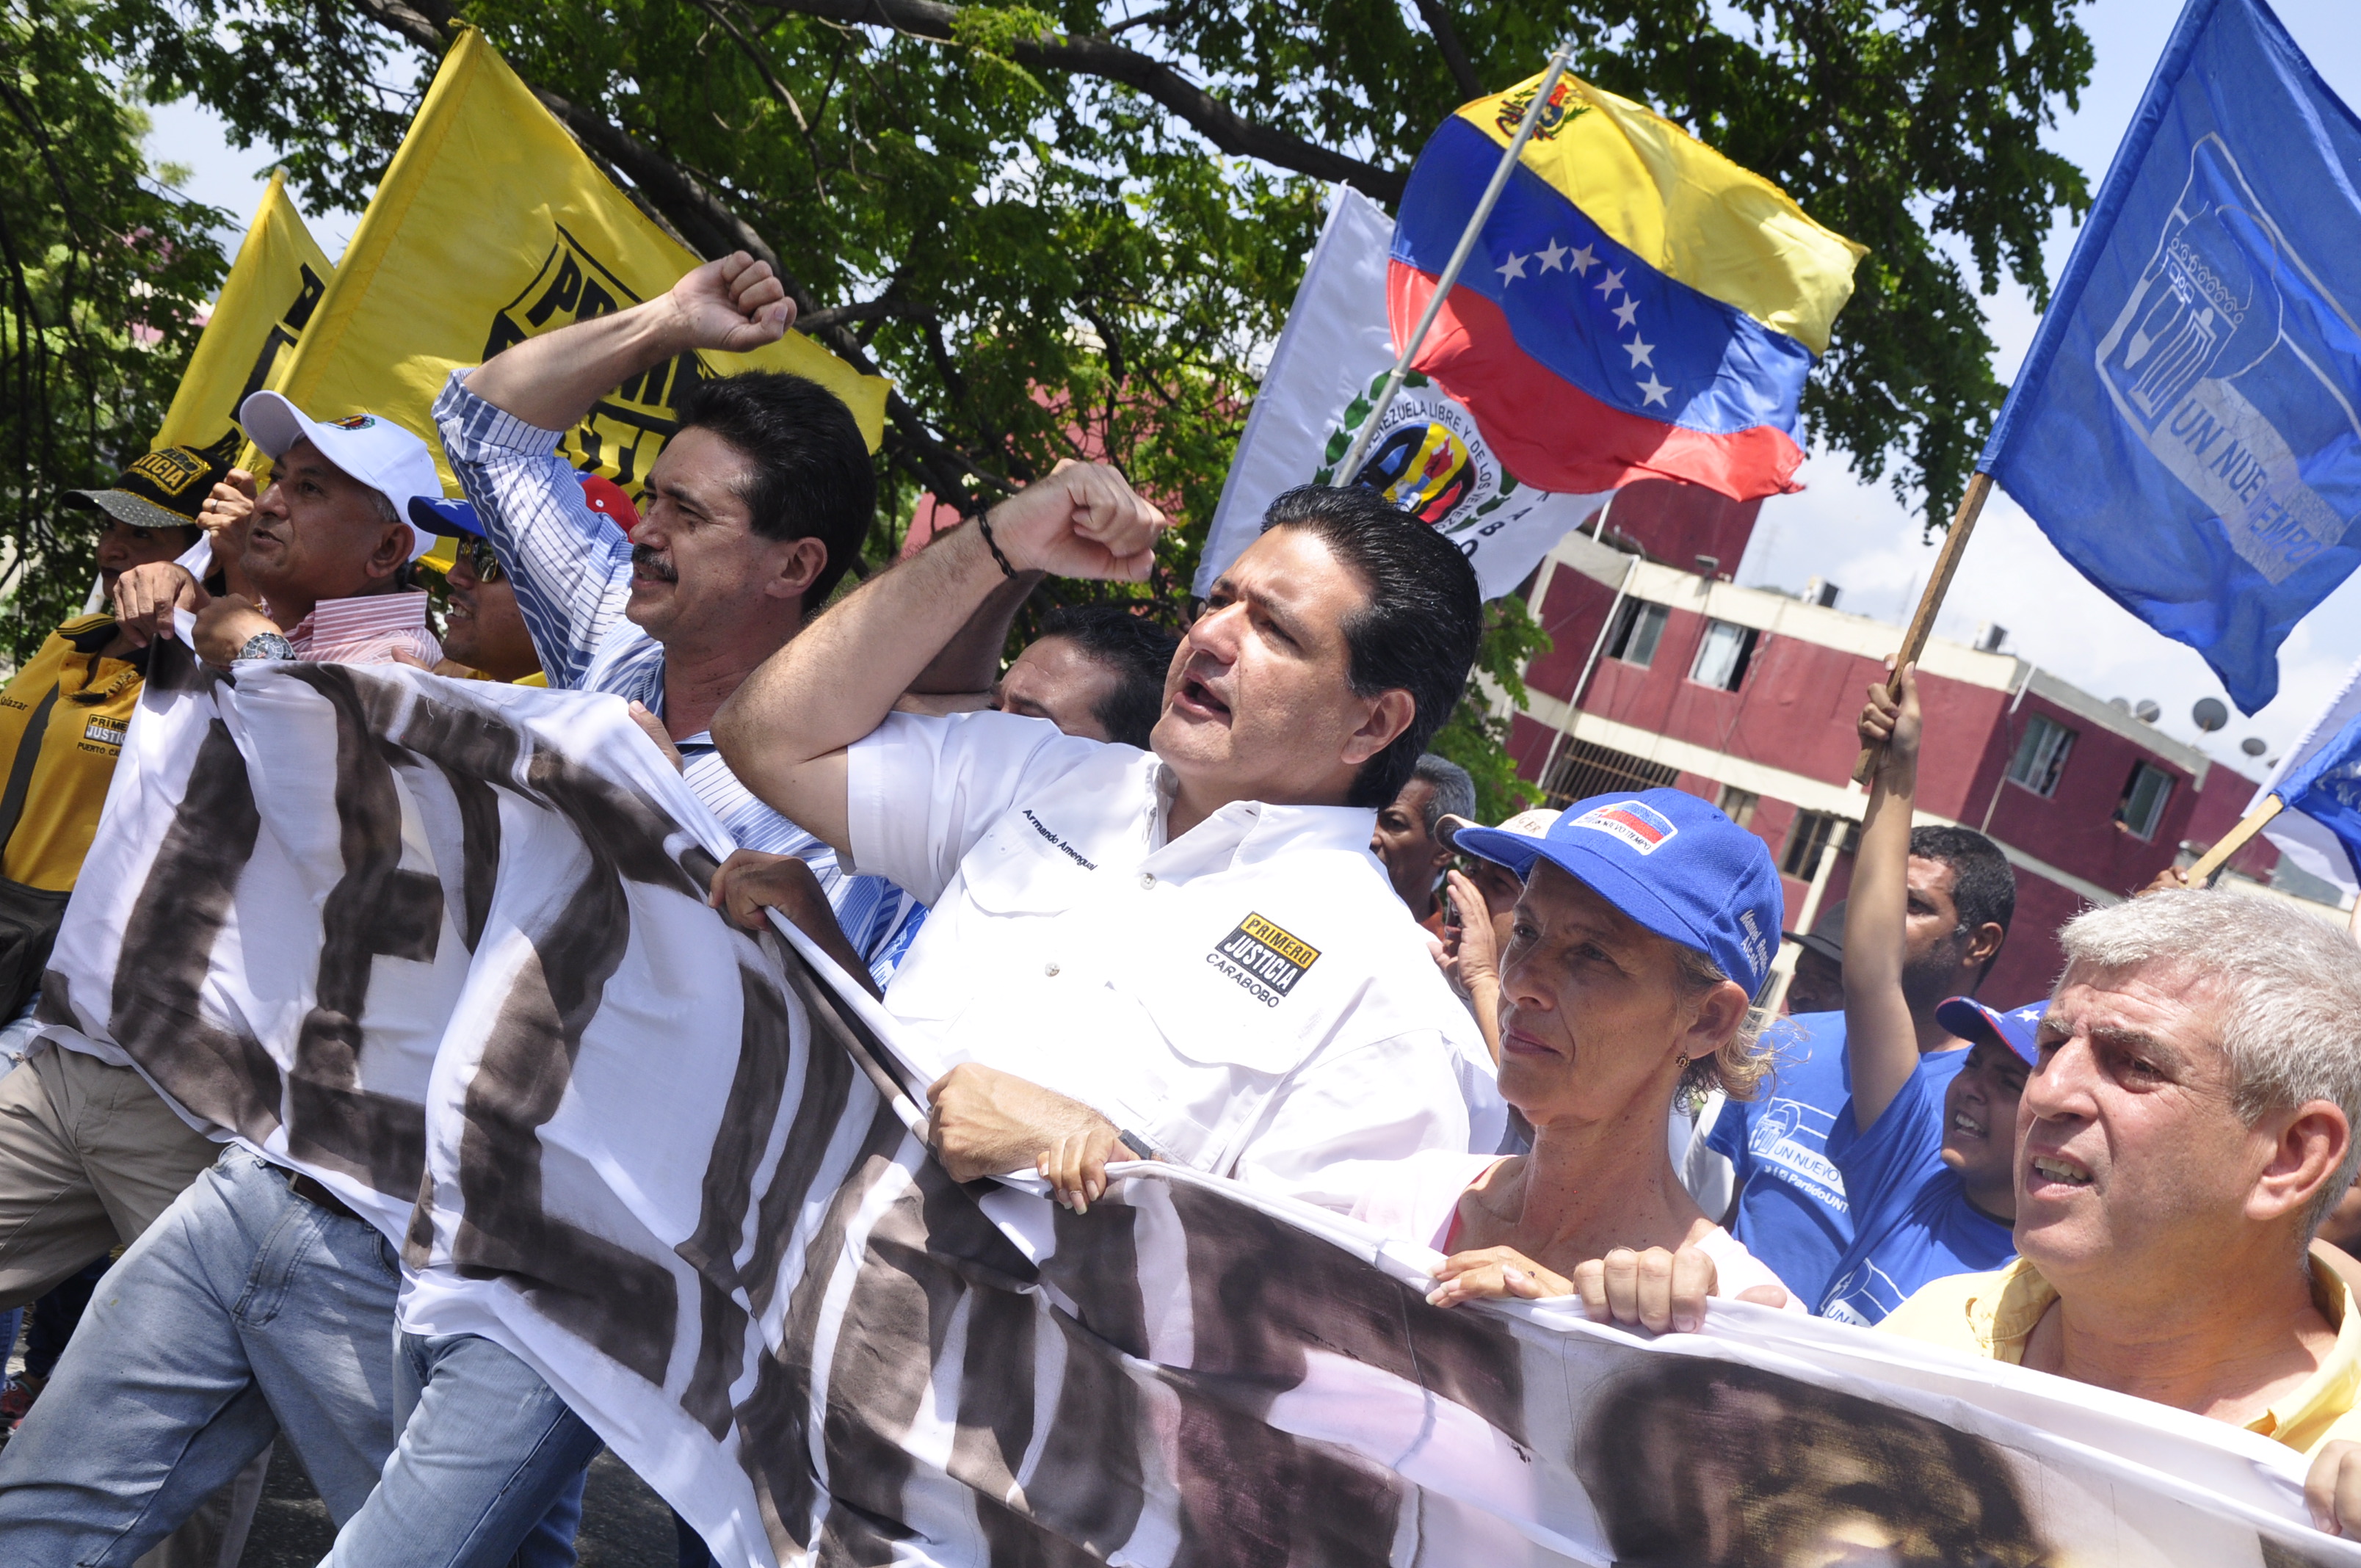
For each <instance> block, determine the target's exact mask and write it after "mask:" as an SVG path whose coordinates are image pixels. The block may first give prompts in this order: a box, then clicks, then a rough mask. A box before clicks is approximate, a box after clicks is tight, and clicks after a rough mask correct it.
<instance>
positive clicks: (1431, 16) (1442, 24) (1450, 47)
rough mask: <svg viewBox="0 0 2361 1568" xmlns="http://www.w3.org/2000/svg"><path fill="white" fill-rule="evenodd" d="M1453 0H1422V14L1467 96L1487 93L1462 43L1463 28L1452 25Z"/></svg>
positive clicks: (1453, 75) (1453, 77) (1419, 11)
mask: <svg viewBox="0 0 2361 1568" xmlns="http://www.w3.org/2000/svg"><path fill="white" fill-rule="evenodd" d="M1448 4H1449V0H1418V14H1419V17H1420V19H1421V20H1422V21H1424V22H1425V23H1426V30H1427V31H1428V32H1430V33H1433V35H1434V47H1435V48H1437V49H1441V50H1442V51H1443V63H1444V66H1445V67H1446V68H1447V69H1448V70H1449V71H1450V72H1451V80H1452V82H1454V83H1455V84H1456V85H1457V86H1458V88H1459V95H1460V96H1461V97H1462V98H1466V99H1471V100H1472V99H1477V98H1481V97H1482V96H1484V82H1483V80H1482V78H1480V77H1478V76H1477V74H1476V68H1475V67H1474V66H1472V65H1470V64H1468V63H1467V51H1466V49H1463V48H1462V47H1460V43H1459V29H1458V28H1456V27H1453V26H1452V25H1451V12H1450V10H1449V9H1448V8H1447V7H1448Z"/></svg>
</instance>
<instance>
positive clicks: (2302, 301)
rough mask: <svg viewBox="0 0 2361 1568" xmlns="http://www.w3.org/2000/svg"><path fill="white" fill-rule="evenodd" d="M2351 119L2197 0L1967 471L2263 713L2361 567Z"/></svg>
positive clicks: (2276, 48)
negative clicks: (2295, 651)
mask: <svg viewBox="0 0 2361 1568" xmlns="http://www.w3.org/2000/svg"><path fill="white" fill-rule="evenodd" d="M2356 187H2361V120H2356V118H2355V116H2354V115H2353V112H2352V111H2351V110H2349V109H2347V108H2346V107H2345V104H2343V103H2342V102H2340V101H2339V100H2338V99H2337V97H2336V95H2335V94H2334V93H2331V92H2330V91H2329V90H2328V88H2327V86H2326V85H2325V84H2324V83H2323V82H2322V81H2321V80H2320V78H2319V76H2318V75H2317V74H2315V73H2314V72H2313V71H2312V64H2311V62H2310V61H2309V60H2305V59H2304V57H2303V54H2302V52H2301V50H2299V49H2297V48H2296V46H2295V40H2294V39H2292V38H2289V37H2288V35H2287V30H2286V29H2285V28H2284V27H2280V26H2279V18H2278V17H2276V16H2272V15H2271V13H2270V11H2269V10H2268V8H2267V7H2266V6H2264V5H2262V4H2261V0H2190V5H2189V7H2188V9H2187V10H2185V11H2183V12H2182V13H2181V16H2180V25H2179V26H2178V27H2175V28H2174V29H2173V34H2172V39H2171V41H2170V42H2169V44H2168V45H2166V47H2165V51H2164V59H2163V60H2161V61H2159V62H2158V65H2157V68H2156V75H2155V77H2154V78H2153V79H2152V80H2151V81H2150V82H2148V88H2147V96H2146V97H2145V98H2143V99H2142V100H2141V102H2140V107H2139V113H2138V115H2136V116H2135V117H2134V119H2133V121H2132V126H2131V130H2130V132H2129V134H2128V135H2126V136H2125V138H2124V144H2123V146H2122V148H2120V149H2118V150H2117V152H2116V154H2115V160H2114V165H2113V167H2111V168H2110V169H2109V170H2107V178H2106V180H2105V181H2104V183H2103V184H2102V185H2101V186H2100V188H2099V195H2098V200H2097V201H2096V202H2095V203H2093V205H2092V210H2091V215H2090V219H2089V221H2088V222H2087V223H2085V224H2084V225H2083V226H2082V233H2081V237H2080V238H2079V239H2077V240H2076V241H2075V245H2074V254H2073V257H2072V258H2071V259H2070V260H2069V261H2068V262H2067V264H2066V271H2065V275H2064V276H2063V277H2062V278H2061V279H2059V285H2058V292H2057V296H2056V298H2055V299H2054V300H2053V301H2052V302H2051V303H2050V307H2049V312H2048V315H2046V316H2045V317H2044V318H2043V319H2042V323H2041V331H2040V334H2039V335H2038V336H2037V338H2036V339H2035V340H2034V345H2033V352H2032V353H2031V354H2030V355H2029V356H2027V357H2026V363H2025V369H2024V371H2023V373H2022V374H2021V375H2020V376H2019V377H2018V378H2017V382H2016V385H2015V387H2014V388H2013V389H2011V390H2010V393H2009V398H2008V402H2007V404H2006V405H2005V406H2004V408H2003V409H2002V410H2001V415H2000V421H1999V423H1998V424H1997V425H1996V426H1995V428H1994V429H1993V435H1992V440H1991V442H1990V444H1987V445H1986V446H1985V448H1984V454H1983V459H1982V462H1981V463H1980V464H1979V465H1978V466H1979V467H1981V468H1982V469H1983V470H1984V471H1985V472H1987V473H1989V474H1991V475H1992V476H1993V479H1994V480H1995V481H1996V482H1997V483H1998V484H1999V485H2000V486H2001V487H2002V488H2004V489H2005V490H2007V491H2008V493H2009V494H2010V495H2011V496H2013V497H2015V499H2016V500H2017V502H2018V504H2019V505H2021V506H2023V507H2024V508H2025V510H2026V511H2027V512H2028V513H2030V514H2031V515H2032V517H2033V519H2034V521H2036V522H2037V523H2039V524H2040V525H2041V528H2042V531H2043V532H2046V533H2048V535H2049V537H2050V540H2051V541H2052V542H2053V543H2056V544H2057V546H2058V548H2059V551H2060V552H2062V553H2063V554H2065V556H2066V558H2067V559H2068V560H2070V561H2071V562H2073V563H2074V565H2076V566H2077V567H2079V568H2081V572H2082V574H2083V576H2087V577H2089V578H2090V579H2091V580H2092V582H2093V583H2096V584H2097V585H2098V586H2099V587H2101V588H2102V589H2103V590H2104V591H2105V592H2106V594H2107V595H2108V597H2109V598H2113V599H2114V601H2115V602H2116V603H2118V604H2120V605H2122V606H2123V607H2124V608H2125V609H2128V610H2130V611H2131V612H2132V613H2133V614H2134V615H2136V616H2138V617H2139V618H2140V619H2141V620H2145V621H2147V623H2148V624H2149V625H2150V626H2153V627H2155V628H2156V629H2157V630H2158V631H2161V632H2163V633H2164V634H2165V635H2166V636H2167V637H2169V638H2171V639H2173V640H2174V641H2179V642H2185V643H2187V644H2188V645H2189V646H2190V647H2191V648H2194V649H2196V650H2197V651H2198V652H2200V653H2201V654H2202V655H2204V658H2205V662H2206V663H2209V664H2211V665H2212V666H2213V672H2214V674H2217V675H2219V676H2220V677H2221V678H2222V684H2223V685H2224V686H2225V687H2227V688H2228V690H2229V693H2230V696H2231V698H2232V700H2234V701H2235V702H2236V703H2237V705H2238V706H2239V707H2241V708H2243V709H2245V710H2246V712H2248V713H2252V712H2254V711H2255V710H2256V709H2257V708H2259V707H2262V706H2263V705H2264V704H2266V703H2268V702H2269V701H2270V700H2271V698H2272V697H2273V696H2276V695H2277V694H2278V692H2279V644H2280V642H2282V641H2285V640H2286V637H2287V634H2288V632H2289V631H2290V630H2292V629H2293V627H2294V626H2295V623H2296V622H2297V621H2298V620H2301V619H2302V618H2303V616H2304V614H2305V613H2306V612H2307V611H2309V610H2310V609H2312V607H2313V606H2314V605H2317V604H2318V603H2320V601H2321V600H2322V599H2323V598H2327V597H2328V595H2329V594H2330V593H2331V592H2332V591H2333V590H2334V588H2335V587H2336V586H2337V585H2338V584H2339V583H2342V582H2343V581H2344V580H2345V578H2346V577H2347V576H2350V575H2351V574H2352V572H2353V569H2354V567H2355V566H2356V565H2361V530H2356V529H2354V528H2353V523H2354V520H2355V518H2356V515H2361V327H2356V324H2355V321H2354V317H2353V315H2352V314H2351V309H2353V308H2361V189H2356Z"/></svg>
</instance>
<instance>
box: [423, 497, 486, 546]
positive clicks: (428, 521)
mask: <svg viewBox="0 0 2361 1568" xmlns="http://www.w3.org/2000/svg"><path fill="white" fill-rule="evenodd" d="M410 522H411V526H412V527H413V528H423V529H424V530H425V531H426V532H429V533H463V534H467V535H468V536H470V537H472V538H476V539H481V538H482V537H483V536H484V524H483V521H482V520H481V519H480V518H478V517H477V515H476V506H475V503H474V502H473V501H467V500H456V501H451V500H445V499H442V498H441V497H440V496H437V497H434V498H432V499H429V498H428V497H425V496H412V497H411V498H410Z"/></svg>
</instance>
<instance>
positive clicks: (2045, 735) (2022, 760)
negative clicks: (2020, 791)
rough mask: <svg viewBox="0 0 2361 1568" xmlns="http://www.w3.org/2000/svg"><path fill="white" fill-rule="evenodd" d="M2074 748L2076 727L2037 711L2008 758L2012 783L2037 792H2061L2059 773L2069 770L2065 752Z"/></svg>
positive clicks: (2042, 793) (2028, 720)
mask: <svg viewBox="0 0 2361 1568" xmlns="http://www.w3.org/2000/svg"><path fill="white" fill-rule="evenodd" d="M2073 749H2074V731H2072V730H2071V729H2067V728H2066V727H2065V726H2064V725H2062V724H2060V723H2059V722H2058V721H2057V720H2056V719H2054V718H2048V717H2046V716H2045V715H2042V714H2038V713H2037V714H2035V715H2034V716H2033V717H2032V718H2029V719H2027V720H2026V725H2025V739H2024V740H2019V741H2018V742H2017V743H2016V755H2015V756H2014V757H2011V758H2010V759H2009V760H2008V778H2009V782H2010V783H2011V784H2023V785H2024V786H2025V787H2026V788H2027V789H2029V790H2031V791H2032V792H2033V793H2034V794H2036V795H2055V794H2057V793H2058V776H2059V774H2060V773H2064V772H2065V771H2066V754H2067V753H2068V752H2070V751H2072V750H2073Z"/></svg>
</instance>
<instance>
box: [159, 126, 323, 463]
mask: <svg viewBox="0 0 2361 1568" xmlns="http://www.w3.org/2000/svg"><path fill="white" fill-rule="evenodd" d="M334 275H335V267H334V266H333V265H332V264H331V263H330V262H329V260H328V258H327V253H326V252H324V251H323V250H322V249H321V248H320V247H319V246H318V244H317V243H316V242H314V241H313V238H312V231H311V230H309V229H307V228H305V227H304V226H303V214H301V213H298V212H297V211H296V210H295V203H293V202H291V201H289V200H288V198H287V176H286V175H285V173H284V172H282V171H281V170H276V169H274V170H271V171H270V187H269V190H266V191H265V192H263V193H262V205H261V206H260V207H258V208H257V209H256V210H255V214H254V223H253V225H252V226H251V227H249V228H248V229H247V231H246V242H245V243H244V244H242V245H240V246H239V247H237V259H236V261H234V262H232V263H231V264H230V269H229V276H228V277H227V278H226V279H225V280H223V281H222V291H221V297H220V298H219V299H217V300H215V301H214V310H213V314H212V315H211V316H210V317H208V318H207V319H206V322H205V330H204V331H203V333H202V334H199V335H198V337H197V351H196V352H195V353H194V354H192V355H191V356H189V368H188V370H187V371H186V373H184V374H183V375H182V376H181V387H180V389H179V390H178V391H176V392H174V393H173V394H172V406H171V408H170V411H167V412H166V413H165V415H164V424H163V428H162V429H160V430H159V431H158V432H157V433H156V441H155V444H154V446H153V447H152V448H151V450H157V451H160V450H161V449H163V448H164V447H167V446H197V447H204V446H211V445H212V444H214V443H215V442H217V441H219V440H220V439H221V438H222V437H223V436H224V435H225V433H228V431H229V429H230V426H231V423H232V422H234V421H235V420H236V417H237V406H238V404H240V403H242V402H244V401H245V400H246V396H247V393H248V392H258V391H260V390H261V389H263V388H265V387H275V386H277V385H278V384H279V383H278V380H277V377H278V376H279V375H280V373H281V372H282V371H284V370H285V368H286V367H287V361H288V359H289V357H290V356H291V354H292V352H293V350H294V348H295V345H297V344H298V343H300V342H301V341H302V337H303V332H304V328H305V327H306V326H307V325H308V324H309V323H311V320H312V318H313V314H314V313H316V312H317V310H318V308H319V304H320V296H321V295H322V293H323V292H324V291H326V289H327V287H328V280H329V279H330V278H331V277H332V276H334Z"/></svg>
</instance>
